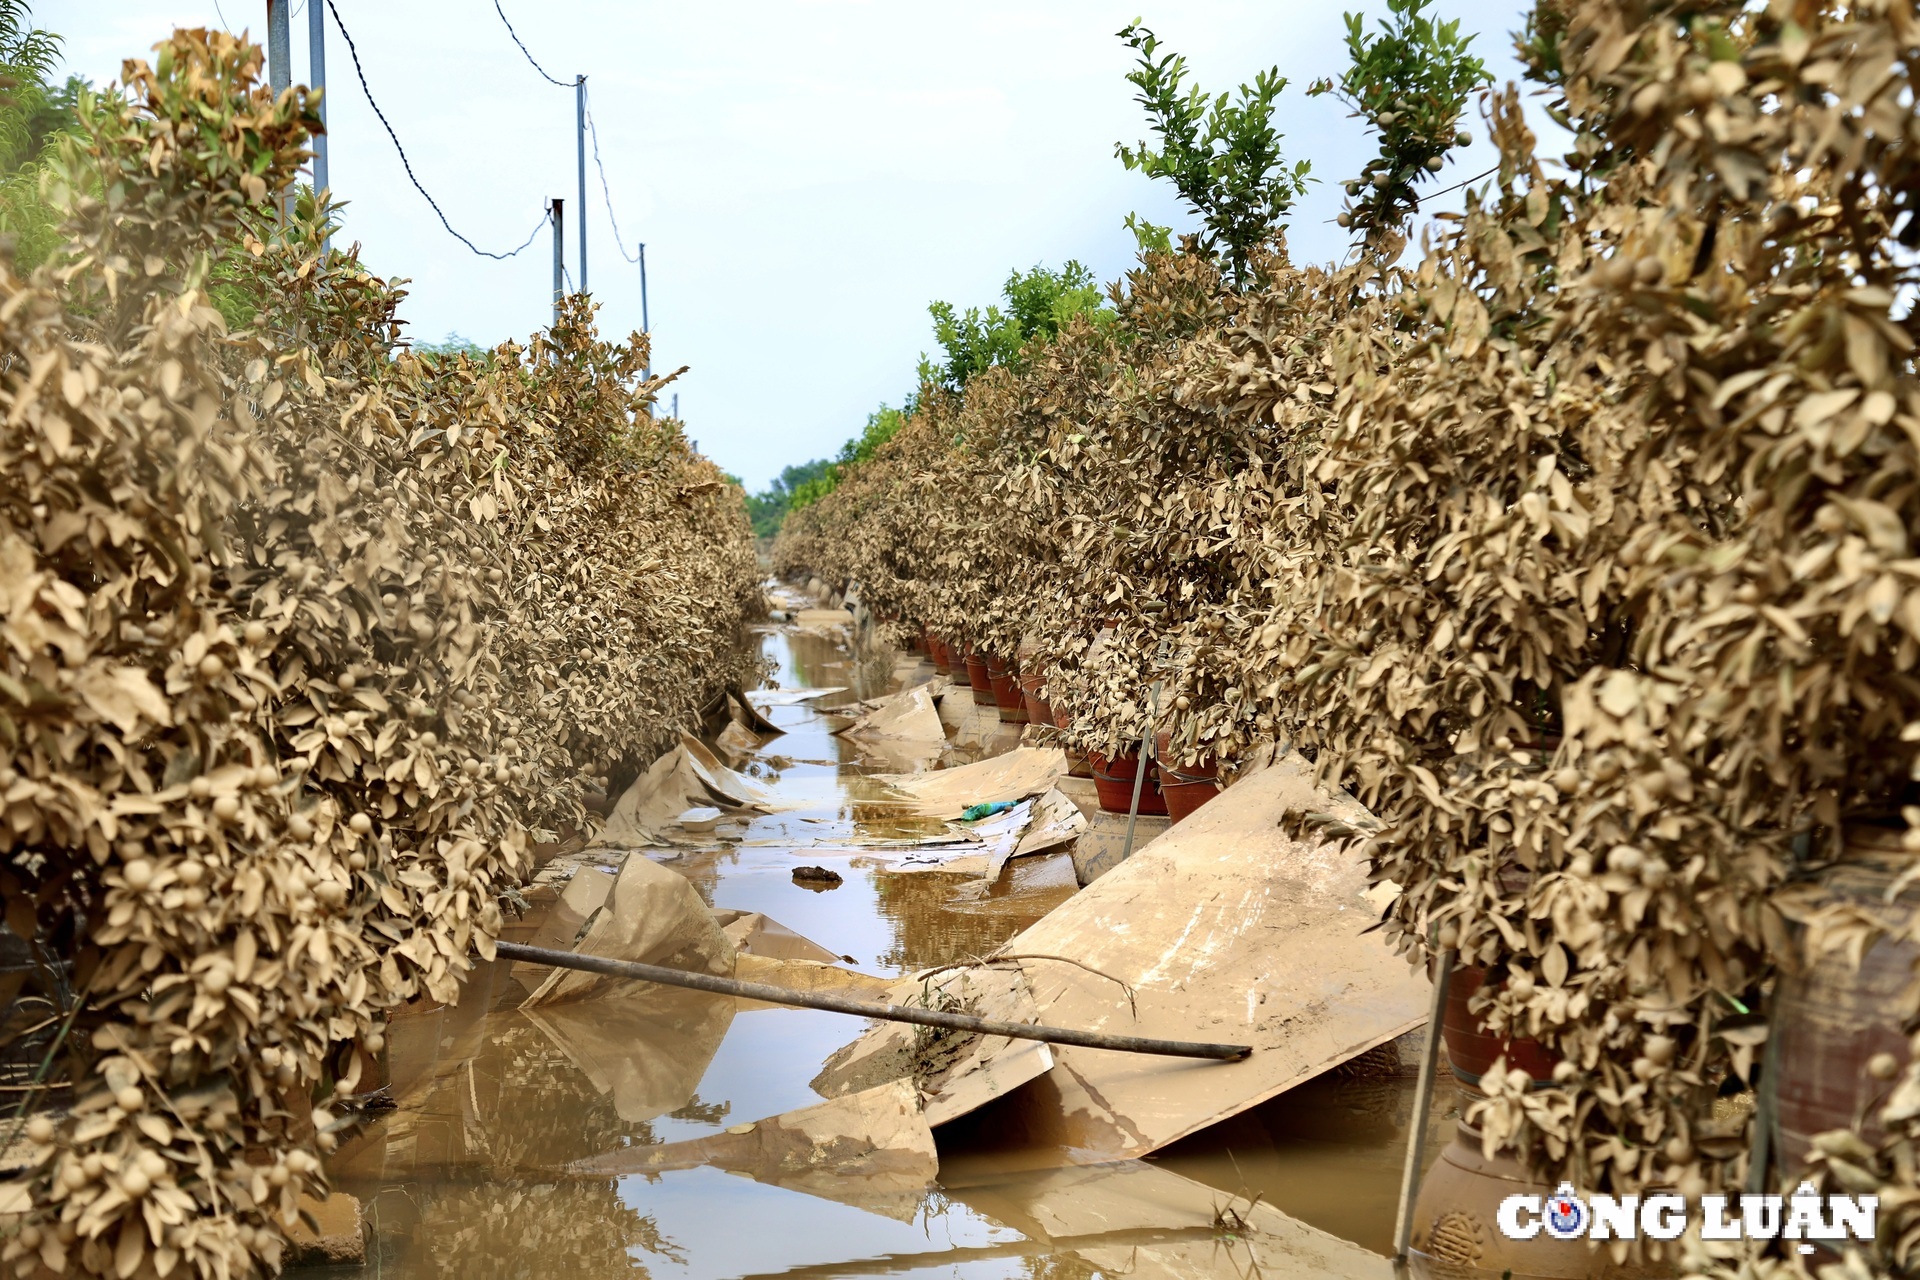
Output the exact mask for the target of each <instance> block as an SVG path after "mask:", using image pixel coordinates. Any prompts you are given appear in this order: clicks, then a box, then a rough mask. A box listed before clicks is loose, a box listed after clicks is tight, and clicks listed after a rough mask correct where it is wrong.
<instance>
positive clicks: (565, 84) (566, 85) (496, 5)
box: [329, 0, 574, 89]
mask: <svg viewBox="0 0 1920 1280" xmlns="http://www.w3.org/2000/svg"><path fill="white" fill-rule="evenodd" d="M329 2H331V0H329ZM493 11H494V12H495V13H497V14H499V15H500V21H502V22H506V23H507V34H508V35H510V36H512V37H513V42H514V43H515V44H517V45H519V46H520V52H521V53H523V54H526V57H527V62H528V63H529V64H530V65H531V66H532V67H533V69H534V70H535V71H538V72H539V73H540V74H541V75H542V76H545V77H546V79H547V82H548V83H549V84H557V85H559V86H560V87H561V88H562V89H571V88H573V84H574V82H573V81H571V80H556V79H554V78H553V77H552V76H550V75H547V69H546V68H545V67H543V66H541V65H540V64H539V63H537V62H535V61H534V60H533V54H532V53H531V52H529V51H528V49H527V45H526V42H525V41H524V40H522V39H521V38H520V33H519V32H518V31H515V30H514V29H513V24H512V23H511V22H507V11H506V10H505V9H502V8H501V7H500V0H493Z"/></svg>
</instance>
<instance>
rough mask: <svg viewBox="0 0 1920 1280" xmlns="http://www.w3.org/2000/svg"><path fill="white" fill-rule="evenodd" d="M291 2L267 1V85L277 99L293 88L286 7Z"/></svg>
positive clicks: (291, 43) (281, 0)
mask: <svg viewBox="0 0 1920 1280" xmlns="http://www.w3.org/2000/svg"><path fill="white" fill-rule="evenodd" d="M291 3H292V0H267V84H268V85H270V86H271V87H272V89H273V96H274V97H276V98H277V97H279V96H280V95H281V94H282V93H285V92H286V91H287V90H288V89H290V88H292V87H293V32H292V30H291V29H290V26H289V20H288V10H287V6H288V5H289V4H291Z"/></svg>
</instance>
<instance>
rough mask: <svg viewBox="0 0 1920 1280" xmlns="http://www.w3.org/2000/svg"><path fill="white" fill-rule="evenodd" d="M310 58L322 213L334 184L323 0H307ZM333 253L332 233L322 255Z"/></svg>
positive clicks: (316, 189)
mask: <svg viewBox="0 0 1920 1280" xmlns="http://www.w3.org/2000/svg"><path fill="white" fill-rule="evenodd" d="M307 56H308V61H309V65H310V68H311V72H312V81H313V87H314V88H315V89H318V90H319V91H320V132H319V133H316V134H314V135H313V202H314V206H315V209H316V211H318V209H319V205H320V198H321V197H322V196H323V195H325V194H326V192H327V189H328V188H329V187H330V186H331V185H332V179H331V178H330V177H329V175H328V173H327V134H326V128H327V7H326V5H325V4H324V3H322V0H307ZM332 250H333V235H332V233H331V232H329V233H328V234H327V236H326V238H325V239H323V240H322V241H321V242H320V252H321V253H322V254H326V253H330V252H332Z"/></svg>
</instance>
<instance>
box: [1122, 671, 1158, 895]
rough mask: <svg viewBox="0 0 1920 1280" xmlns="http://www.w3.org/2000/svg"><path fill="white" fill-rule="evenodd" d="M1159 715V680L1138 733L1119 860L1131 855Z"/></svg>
mask: <svg viewBox="0 0 1920 1280" xmlns="http://www.w3.org/2000/svg"><path fill="white" fill-rule="evenodd" d="M1159 716H1160V682H1159V681H1158V680H1155V681H1154V682H1153V688H1152V690H1150V691H1149V692H1148V694H1147V727H1146V730H1145V731H1144V732H1143V733H1141V735H1140V767H1139V768H1137V769H1135V770H1134V771H1133V802H1132V803H1131V804H1129V805H1128V806H1127V838H1126V839H1125V840H1124V841H1122V842H1121V845H1120V861H1122V862H1125V861H1126V860H1127V859H1128V858H1130V857H1132V856H1133V824H1134V822H1135V821H1137V820H1138V819H1139V817H1140V788H1142V787H1144V786H1146V785H1147V765H1148V764H1149V763H1151V758H1152V755H1153V722H1154V721H1155V720H1156V719H1158V718H1159Z"/></svg>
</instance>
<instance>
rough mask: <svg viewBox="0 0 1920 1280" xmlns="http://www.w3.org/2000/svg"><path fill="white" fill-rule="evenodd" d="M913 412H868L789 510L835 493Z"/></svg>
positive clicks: (797, 488) (909, 408)
mask: <svg viewBox="0 0 1920 1280" xmlns="http://www.w3.org/2000/svg"><path fill="white" fill-rule="evenodd" d="M1069 265H1072V264H1069ZM1036 270H1037V268H1036ZM912 414H913V405H912V403H911V402H909V403H908V405H907V407H906V408H905V409H893V408H889V407H888V406H886V405H884V404H883V405H881V406H880V407H879V408H878V409H876V410H874V411H873V412H872V413H870V414H868V415H867V425H866V429H865V430H863V431H862V432H861V433H860V434H859V435H858V436H855V437H854V438H853V439H851V440H849V441H847V442H846V443H845V444H843V445H841V446H840V456H839V457H837V458H835V459H834V460H833V461H832V462H829V463H827V464H826V466H824V467H823V468H822V469H821V470H820V471H819V472H818V473H817V474H815V475H813V476H812V477H810V478H809V479H807V480H806V481H804V482H803V483H801V484H799V485H796V486H794V489H793V497H792V501H791V502H790V503H789V504H788V508H787V509H788V510H790V511H798V510H800V509H801V508H802V507H807V506H811V505H812V504H814V503H816V502H818V501H820V499H822V498H824V497H826V496H827V495H828V494H830V493H832V492H833V491H834V489H836V488H837V487H839V484H840V477H841V476H843V475H845V474H846V472H847V469H848V468H850V467H854V466H858V465H859V464H860V463H862V462H865V461H866V460H867V459H869V458H871V457H873V455H874V454H876V453H878V452H879V451H880V446H881V445H883V444H885V443H886V442H887V441H889V440H891V439H893V437H894V436H895V434H897V433H898V432H899V430H900V428H901V427H902V426H904V425H905V424H906V421H907V419H908V418H909V417H911V416H912ZM788 470H792V468H788Z"/></svg>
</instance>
